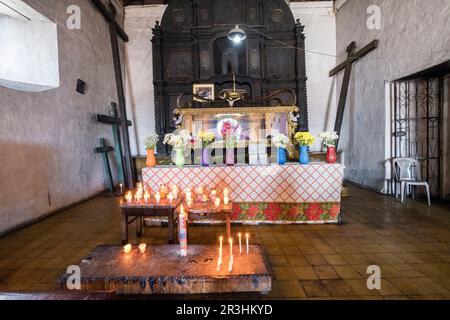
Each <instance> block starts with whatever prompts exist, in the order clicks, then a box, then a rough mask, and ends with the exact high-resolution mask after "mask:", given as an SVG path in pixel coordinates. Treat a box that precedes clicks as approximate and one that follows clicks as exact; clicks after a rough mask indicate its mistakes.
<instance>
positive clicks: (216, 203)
mask: <svg viewBox="0 0 450 320" xmlns="http://www.w3.org/2000/svg"><path fill="white" fill-rule="evenodd" d="M214 204H215V205H216V208H217V209H219V207H220V198H219V197H217V198H216V201H214Z"/></svg>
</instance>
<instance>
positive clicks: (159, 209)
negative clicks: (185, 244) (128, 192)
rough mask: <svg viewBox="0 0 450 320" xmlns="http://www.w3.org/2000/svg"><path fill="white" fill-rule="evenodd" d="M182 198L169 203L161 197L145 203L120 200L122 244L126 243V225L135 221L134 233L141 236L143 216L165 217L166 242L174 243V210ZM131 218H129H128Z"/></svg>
mask: <svg viewBox="0 0 450 320" xmlns="http://www.w3.org/2000/svg"><path fill="white" fill-rule="evenodd" d="M182 201H183V199H182V198H181V197H179V198H178V199H174V200H173V201H172V202H170V203H169V201H168V200H167V199H161V201H160V202H159V203H157V202H156V200H155V199H154V198H151V200H150V201H149V202H147V203H144V201H141V203H126V202H124V201H122V203H121V204H120V208H121V209H122V244H127V243H128V225H129V224H131V223H132V222H133V221H136V235H137V236H138V237H142V235H143V224H144V218H145V217H161V216H163V217H167V220H168V229H169V232H168V233H169V235H168V238H169V240H168V242H169V243H175V242H176V239H175V233H176V232H175V230H176V229H175V211H176V209H177V208H178V207H179V205H180V204H181V203H182ZM130 217H131V218H132V219H131V220H129V218H130Z"/></svg>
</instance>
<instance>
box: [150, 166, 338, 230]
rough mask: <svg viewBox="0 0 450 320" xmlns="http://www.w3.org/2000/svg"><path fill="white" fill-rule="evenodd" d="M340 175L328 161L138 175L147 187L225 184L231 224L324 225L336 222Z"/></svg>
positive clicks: (153, 170) (217, 186)
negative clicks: (228, 198) (231, 205)
mask: <svg viewBox="0 0 450 320" xmlns="http://www.w3.org/2000/svg"><path fill="white" fill-rule="evenodd" d="M343 173H344V166H343V165H340V164H327V163H310V164H309V165H299V164H295V163H292V164H287V165H283V166H281V165H276V164H271V165H236V166H211V167H201V166H185V167H184V168H177V167H175V166H158V167H154V168H144V169H143V171H142V179H143V183H144V184H145V186H146V188H150V189H151V190H158V189H159V187H160V185H161V184H165V185H169V186H170V185H176V186H177V187H178V188H180V189H182V190H185V189H187V188H191V189H192V188H197V187H203V188H207V189H215V190H218V192H219V193H220V192H221V190H223V189H224V188H228V189H229V190H230V198H231V199H232V201H233V208H232V214H231V220H232V222H236V223H246V224H258V223H276V224H324V223H338V222H339V221H340V218H341V192H342V180H343Z"/></svg>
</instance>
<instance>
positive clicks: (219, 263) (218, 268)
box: [217, 237, 223, 271]
mask: <svg viewBox="0 0 450 320" xmlns="http://www.w3.org/2000/svg"><path fill="white" fill-rule="evenodd" d="M222 242H223V237H220V238H219V259H218V260H217V271H220V267H221V266H222Z"/></svg>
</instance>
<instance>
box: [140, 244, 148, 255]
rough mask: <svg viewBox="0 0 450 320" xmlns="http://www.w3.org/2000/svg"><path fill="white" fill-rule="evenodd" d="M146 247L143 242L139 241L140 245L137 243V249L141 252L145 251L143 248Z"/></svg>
mask: <svg viewBox="0 0 450 320" xmlns="http://www.w3.org/2000/svg"><path fill="white" fill-rule="evenodd" d="M146 249H147V244H145V243H141V244H140V245H139V251H140V252H141V253H145V250H146Z"/></svg>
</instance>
